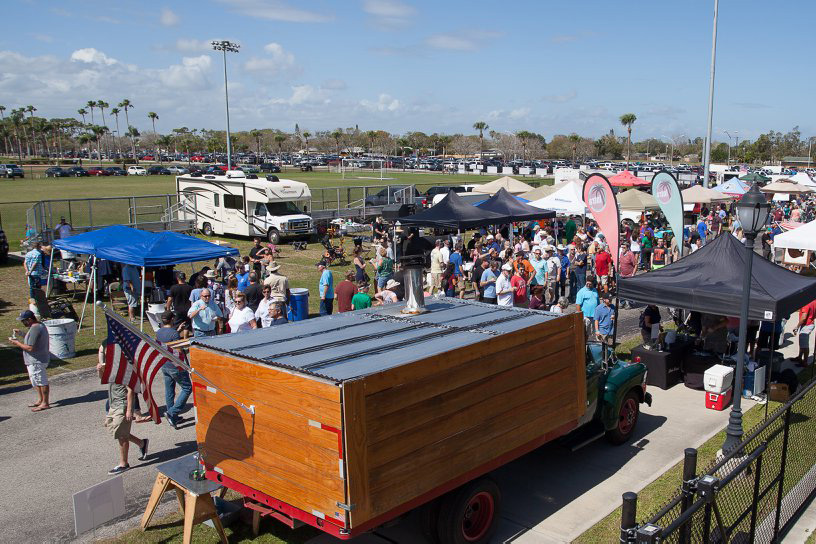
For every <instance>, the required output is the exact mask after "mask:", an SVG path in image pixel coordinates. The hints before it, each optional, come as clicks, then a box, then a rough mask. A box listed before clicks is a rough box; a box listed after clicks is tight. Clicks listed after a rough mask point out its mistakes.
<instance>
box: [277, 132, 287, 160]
mask: <svg viewBox="0 0 816 544" xmlns="http://www.w3.org/2000/svg"><path fill="white" fill-rule="evenodd" d="M285 141H286V134H275V143H276V144H278V160H281V154H282V153H283V150H282V147H283V142H285Z"/></svg>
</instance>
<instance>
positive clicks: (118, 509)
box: [74, 474, 125, 536]
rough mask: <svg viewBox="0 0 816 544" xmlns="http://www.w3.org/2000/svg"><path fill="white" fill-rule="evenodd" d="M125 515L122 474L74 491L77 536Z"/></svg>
mask: <svg viewBox="0 0 816 544" xmlns="http://www.w3.org/2000/svg"><path fill="white" fill-rule="evenodd" d="M123 515H125V486H124V484H123V483H122V475H121V474H120V475H119V476H117V477H115V478H111V479H110V480H107V481H105V482H102V483H101V484H96V485H95V486H92V487H89V488H88V489H85V490H84V491H80V492H79V493H74V530H75V531H76V534H77V536H79V535H81V534H82V533H84V532H86V531H90V530H91V529H96V528H97V527H99V526H100V525H104V524H105V523H107V522H109V521H111V520H114V519H116V518H118V517H120V516H123Z"/></svg>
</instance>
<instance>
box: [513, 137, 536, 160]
mask: <svg viewBox="0 0 816 544" xmlns="http://www.w3.org/2000/svg"><path fill="white" fill-rule="evenodd" d="M533 137H534V135H533V133H532V132H529V131H527V130H520V131H518V132H516V138H518V139H519V141H520V142H521V153H522V157H523V159H524V161H525V162H527V141H528V140H531V139H533Z"/></svg>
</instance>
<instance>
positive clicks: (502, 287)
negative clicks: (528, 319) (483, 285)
mask: <svg viewBox="0 0 816 544" xmlns="http://www.w3.org/2000/svg"><path fill="white" fill-rule="evenodd" d="M512 273H513V265H511V264H510V263H505V264H503V265H502V267H501V274H500V275H499V277H498V278H497V279H496V302H497V304H498V305H499V306H512V305H513V292H514V290H513V284H512V282H511V281H510V275H511V274H512Z"/></svg>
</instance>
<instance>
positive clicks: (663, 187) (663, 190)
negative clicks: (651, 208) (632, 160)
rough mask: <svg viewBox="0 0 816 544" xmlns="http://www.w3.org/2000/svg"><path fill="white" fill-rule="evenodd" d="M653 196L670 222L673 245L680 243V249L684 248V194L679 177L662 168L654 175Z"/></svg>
mask: <svg viewBox="0 0 816 544" xmlns="http://www.w3.org/2000/svg"><path fill="white" fill-rule="evenodd" d="M652 196H653V197H654V198H655V200H657V203H658V205H659V206H660V211H662V212H663V215H664V216H665V217H666V221H668V222H669V226H671V229H672V232H673V233H674V238H673V239H672V245H673V246H674V245H676V244H680V246H679V250H680V251H681V253H680V254H681V255H682V250H683V245H682V241H683V195H682V193H681V192H680V186H679V185H677V178H675V177H674V176H673V175H671V174H670V173H668V172H666V171H665V170H661V171H660V172H658V173H656V174H655V175H654V176H653V177H652Z"/></svg>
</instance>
